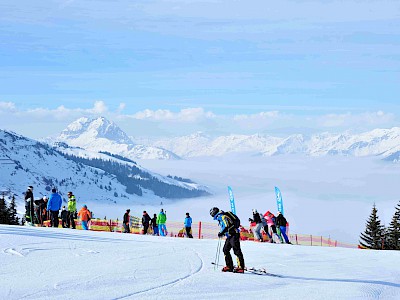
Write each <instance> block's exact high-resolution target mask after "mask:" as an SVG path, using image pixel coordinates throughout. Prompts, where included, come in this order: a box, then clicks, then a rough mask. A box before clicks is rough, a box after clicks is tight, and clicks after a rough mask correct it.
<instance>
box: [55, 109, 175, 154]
mask: <svg viewBox="0 0 400 300" xmlns="http://www.w3.org/2000/svg"><path fill="white" fill-rule="evenodd" d="M55 141H56V142H64V143H66V144H68V145H70V146H74V147H80V148H83V149H86V150H89V151H94V152H100V151H107V152H110V153H114V154H118V155H121V156H124V157H127V158H130V159H179V157H178V156H177V155H176V154H174V153H172V152H171V151H168V150H165V149H162V148H159V147H153V146H145V145H139V144H136V143H135V142H134V141H132V140H131V139H130V138H129V137H128V135H127V134H126V133H125V132H124V131H123V130H122V129H121V128H119V127H118V126H117V125H116V124H115V123H114V122H111V121H109V120H107V119H106V118H104V117H99V118H86V117H83V118H80V119H78V120H76V121H75V122H73V123H71V124H69V125H68V127H67V128H66V129H65V130H63V131H62V132H61V134H60V135H59V136H58V137H57V138H56V139H55Z"/></svg>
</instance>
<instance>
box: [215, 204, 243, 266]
mask: <svg viewBox="0 0 400 300" xmlns="http://www.w3.org/2000/svg"><path fill="white" fill-rule="evenodd" d="M210 215H211V217H213V218H214V220H217V221H218V224H219V226H220V227H221V231H220V232H219V233H218V237H219V238H221V237H223V236H224V235H225V236H226V240H225V245H224V248H223V252H224V255H225V264H226V266H225V267H223V268H222V272H234V273H244V268H245V266H244V257H243V253H242V250H241V249H240V230H239V228H237V226H235V222H234V220H233V217H235V218H236V219H237V220H239V219H238V217H237V216H236V215H234V214H233V213H232V212H226V213H225V212H224V211H222V210H219V208H218V207H213V208H211V209H210ZM232 248H233V253H234V254H235V255H236V257H237V261H238V266H237V267H236V268H234V267H233V260H232V256H231V254H230V251H231V249H232Z"/></svg>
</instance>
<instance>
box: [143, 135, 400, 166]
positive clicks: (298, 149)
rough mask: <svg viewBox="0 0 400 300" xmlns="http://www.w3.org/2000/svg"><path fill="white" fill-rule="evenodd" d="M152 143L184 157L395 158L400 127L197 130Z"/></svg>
mask: <svg viewBox="0 0 400 300" xmlns="http://www.w3.org/2000/svg"><path fill="white" fill-rule="evenodd" d="M151 144H152V145H153V146H155V147H162V148H165V149H168V150H170V151H172V152H174V153H176V154H177V155H179V156H181V157H183V158H185V157H197V156H223V155H226V154H229V153H243V152H247V153H249V154H252V155H263V156H272V155H283V154H305V155H310V156H324V155H345V156H380V157H382V158H391V157H393V158H394V159H392V161H393V160H395V159H396V158H397V159H398V153H399V151H400V127H394V128H392V129H375V130H372V131H369V132H365V133H361V134H350V133H343V134H331V133H322V134H316V135H312V136H309V137H307V136H304V135H301V134H296V135H291V136H289V137H286V138H281V137H273V136H269V135H262V134H255V135H229V136H220V137H217V138H211V137H210V136H207V135H205V134H203V133H196V134H192V135H188V136H184V137H177V138H172V139H160V140H157V141H154V142H152V143H151ZM396 153H397V156H396Z"/></svg>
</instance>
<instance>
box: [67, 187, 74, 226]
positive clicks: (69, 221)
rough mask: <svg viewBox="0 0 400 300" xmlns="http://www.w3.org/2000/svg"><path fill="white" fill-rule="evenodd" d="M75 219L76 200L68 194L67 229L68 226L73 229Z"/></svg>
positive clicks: (72, 195)
mask: <svg viewBox="0 0 400 300" xmlns="http://www.w3.org/2000/svg"><path fill="white" fill-rule="evenodd" d="M75 218H76V198H75V196H74V194H72V192H68V218H67V228H69V227H70V226H71V227H72V229H75Z"/></svg>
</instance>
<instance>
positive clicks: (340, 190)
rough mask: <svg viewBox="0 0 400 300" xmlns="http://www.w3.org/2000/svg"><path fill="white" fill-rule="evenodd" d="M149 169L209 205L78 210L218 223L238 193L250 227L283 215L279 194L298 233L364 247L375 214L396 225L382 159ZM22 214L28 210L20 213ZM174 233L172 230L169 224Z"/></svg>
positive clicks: (148, 203)
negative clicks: (195, 190)
mask: <svg viewBox="0 0 400 300" xmlns="http://www.w3.org/2000/svg"><path fill="white" fill-rule="evenodd" d="M138 163H139V164H140V165H142V166H143V167H145V168H147V169H149V170H151V171H154V172H158V173H160V174H161V175H165V176H166V175H173V176H180V177H183V178H190V179H191V180H193V181H195V182H197V183H199V184H202V185H205V186H207V187H208V188H209V189H210V192H211V193H212V195H211V196H209V197H202V198H192V199H183V200H165V199H161V198H159V197H156V196H154V195H152V194H148V195H144V197H138V196H131V197H130V198H129V199H123V198H118V199H116V200H117V201H116V202H117V203H113V202H109V203H105V202H99V201H96V200H95V199H90V196H87V195H77V197H78V206H80V205H82V204H87V205H88V207H89V209H91V210H92V211H93V212H94V214H95V217H99V218H104V217H107V218H108V219H109V218H113V219H115V218H119V219H122V216H123V214H124V212H125V210H126V209H127V208H130V209H131V215H134V216H141V215H142V212H143V210H146V211H147V212H148V213H149V214H150V215H152V214H154V213H158V212H159V210H160V208H164V209H165V210H166V211H167V216H168V220H169V221H182V223H183V220H184V218H185V213H186V212H189V213H190V215H191V216H192V218H193V221H194V222H198V221H203V222H213V221H212V219H211V217H210V215H209V210H210V208H211V207H213V206H217V207H219V208H221V209H223V210H229V209H230V205H229V196H228V190H227V187H228V186H231V187H232V189H233V193H234V197H235V202H236V210H237V214H238V216H239V217H240V219H241V220H242V224H243V225H244V226H247V225H248V218H249V217H252V209H253V208H255V209H257V210H258V211H259V212H263V213H264V212H265V211H267V210H270V211H272V212H273V213H275V214H276V212H277V205H276V199H275V193H274V187H275V186H277V187H279V188H280V190H281V192H282V196H283V204H284V212H285V217H286V218H287V220H288V222H289V223H290V232H291V233H300V234H313V235H323V236H325V237H330V238H331V239H334V240H338V241H341V242H347V243H352V244H358V238H359V235H360V232H362V231H364V229H365V222H366V220H367V219H368V217H369V215H370V213H371V210H372V206H373V204H374V203H375V204H376V206H377V209H378V215H379V217H380V219H381V220H382V222H383V223H384V224H386V225H387V224H389V222H390V220H391V218H392V216H393V213H394V207H395V205H396V204H397V203H398V202H399V199H400V192H399V186H400V176H399V175H400V164H395V163H389V162H384V161H381V160H379V159H377V158H365V157H364V158H355V157H338V156H330V157H306V156H296V155H293V156H292V155H286V156H275V157H249V156H243V155H237V156H228V157H223V158H221V157H214V158H210V157H207V158H194V159H186V160H140V161H138ZM19 211H20V212H21V213H22V212H23V211H24V208H23V207H22V206H21V207H19ZM167 225H168V224H167Z"/></svg>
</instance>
